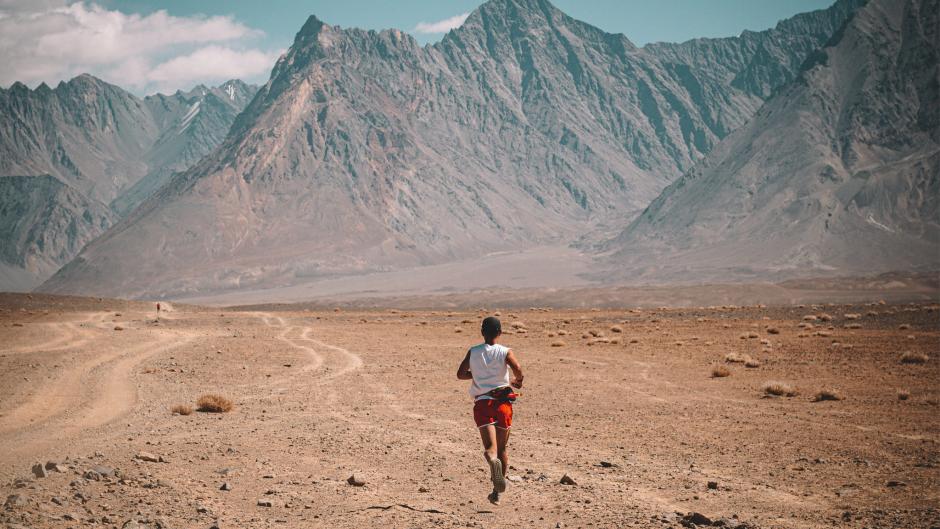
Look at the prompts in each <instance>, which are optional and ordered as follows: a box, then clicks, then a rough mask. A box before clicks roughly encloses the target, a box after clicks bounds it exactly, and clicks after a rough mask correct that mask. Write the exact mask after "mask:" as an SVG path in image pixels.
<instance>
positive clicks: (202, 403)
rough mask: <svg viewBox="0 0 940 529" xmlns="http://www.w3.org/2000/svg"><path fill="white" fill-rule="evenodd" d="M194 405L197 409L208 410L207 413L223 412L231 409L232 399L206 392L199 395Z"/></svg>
mask: <svg viewBox="0 0 940 529" xmlns="http://www.w3.org/2000/svg"><path fill="white" fill-rule="evenodd" d="M196 406H197V408H196V409H198V410H199V411H204V412H209V413H225V412H228V411H232V407H233V406H234V405H233V404H232V401H230V400H229V399H227V398H225V397H223V396H221V395H214V394H208V395H203V396H201V397H199V400H197V401H196Z"/></svg>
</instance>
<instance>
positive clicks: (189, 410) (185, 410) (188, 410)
mask: <svg viewBox="0 0 940 529" xmlns="http://www.w3.org/2000/svg"><path fill="white" fill-rule="evenodd" d="M170 413H176V414H179V415H192V414H193V407H192V406H188V405H186V404H177V405H176V406H173V407H172V408H170Z"/></svg>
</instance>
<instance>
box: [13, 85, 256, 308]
mask: <svg viewBox="0 0 940 529" xmlns="http://www.w3.org/2000/svg"><path fill="white" fill-rule="evenodd" d="M255 91H256V87H252V86H248V85H245V84H244V83H242V82H241V81H229V82H228V83H225V84H224V85H222V86H219V87H216V88H206V87H201V86H200V87H197V88H196V89H193V90H192V91H190V92H188V93H183V92H177V93H176V94H174V95H171V96H164V95H156V96H149V97H146V98H144V99H139V98H137V97H135V96H133V95H132V94H130V93H128V92H125V91H124V90H122V89H120V88H118V87H116V86H113V85H110V84H108V83H105V82H103V81H101V80H99V79H96V78H94V77H92V76H90V75H81V76H78V77H76V78H74V79H72V80H71V81H69V82H62V83H60V84H59V85H58V86H57V87H56V88H55V89H51V88H49V87H48V86H46V85H40V86H39V87H38V88H36V89H35V90H30V89H29V88H27V87H26V86H24V85H22V84H14V85H13V86H12V87H11V88H10V89H7V90H3V89H0V116H2V119H0V174H2V175H26V176H20V177H17V178H16V180H15V181H13V180H11V181H9V182H7V181H5V179H6V177H0V185H2V186H3V189H4V191H5V192H4V194H3V195H0V208H3V210H4V211H6V212H7V213H9V212H13V211H15V212H18V213H17V215H18V216H15V217H5V218H4V220H3V222H4V224H2V225H0V231H3V232H4V235H2V236H0V241H2V242H3V244H4V248H3V252H2V257H0V262H2V265H3V266H5V267H11V268H10V270H13V269H16V268H20V269H21V270H19V271H18V272H14V271H10V272H9V273H8V274H5V275H4V279H0V290H6V289H23V288H31V287H32V286H35V284H37V282H39V281H42V280H43V279H45V278H47V277H48V276H49V275H51V274H52V273H53V272H55V271H56V270H57V269H58V267H59V266H61V265H62V264H64V263H66V262H68V261H69V260H71V259H72V257H74V256H75V255H76V254H77V253H78V251H79V250H80V249H81V248H82V246H83V245H84V244H85V243H87V242H88V241H90V240H91V239H93V238H94V237H96V236H98V235H99V234H101V233H102V232H103V231H104V230H105V229H106V228H108V227H109V226H110V225H111V224H112V223H113V221H114V220H116V219H117V218H118V216H119V215H121V214H124V213H126V212H127V211H129V210H130V209H132V208H133V207H134V206H136V205H137V204H138V203H139V202H140V201H142V200H143V199H145V198H147V196H149V195H150V194H151V193H152V192H153V191H154V190H156V189H157V188H159V186H160V185H162V184H163V183H165V182H166V180H168V179H169V176H170V175H172V174H173V172H175V171H182V170H185V169H187V168H188V167H189V166H190V165H192V164H193V163H195V161H196V160H198V159H199V158H201V157H202V156H204V155H205V154H206V153H208V152H209V151H210V150H211V149H212V148H214V147H215V146H216V145H218V144H219V143H221V141H222V139H223V138H224V136H225V134H226V133H227V132H228V129H229V128H230V127H231V124H232V122H233V121H234V120H235V116H236V115H237V114H238V113H239V112H240V111H241V110H242V109H243V108H244V106H245V105H246V104H247V103H248V100H250V98H251V96H253V95H254V92H255ZM49 178H53V179H54V180H56V181H57V182H58V184H59V185H53V183H51V182H50V181H49ZM59 201H62V202H59ZM109 206H110V208H109ZM30 208H35V209H30ZM109 209H111V210H113V211H109ZM85 212H88V214H89V215H91V219H88V218H86V217H85ZM27 218H28V219H32V222H33V223H34V225H33V226H32V227H30V228H29V229H24V227H23V225H22V221H21V220H18V219H27ZM92 219H93V221H92ZM63 226H68V229H66V230H63V231H61V232H57V231H55V230H58V229H60V228H62V227H63ZM15 278H17V279H15ZM24 278H25V279H24Z"/></svg>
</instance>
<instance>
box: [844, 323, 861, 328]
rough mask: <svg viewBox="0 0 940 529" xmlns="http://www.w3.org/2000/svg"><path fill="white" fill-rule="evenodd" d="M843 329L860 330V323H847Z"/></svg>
mask: <svg viewBox="0 0 940 529" xmlns="http://www.w3.org/2000/svg"><path fill="white" fill-rule="evenodd" d="M845 328H846V329H861V328H862V324H861V323H849V324H847V325H846V326H845Z"/></svg>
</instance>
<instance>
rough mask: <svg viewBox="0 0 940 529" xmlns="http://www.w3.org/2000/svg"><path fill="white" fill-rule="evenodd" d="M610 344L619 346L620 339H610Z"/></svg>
mask: <svg viewBox="0 0 940 529" xmlns="http://www.w3.org/2000/svg"><path fill="white" fill-rule="evenodd" d="M610 343H612V344H614V345H618V344H620V343H621V340H620V337H619V336H617V337H614V338H611V339H610Z"/></svg>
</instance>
